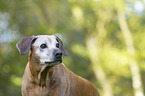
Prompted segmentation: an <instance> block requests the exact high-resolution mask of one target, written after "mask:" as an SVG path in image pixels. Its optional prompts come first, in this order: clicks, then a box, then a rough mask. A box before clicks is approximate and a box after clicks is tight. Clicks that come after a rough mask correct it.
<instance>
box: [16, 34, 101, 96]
mask: <svg viewBox="0 0 145 96" xmlns="http://www.w3.org/2000/svg"><path fill="white" fill-rule="evenodd" d="M17 48H18V50H19V52H20V54H21V55H25V54H26V53H27V52H28V51H29V61H28V63H27V65H26V68H25V72H24V75H23V79H22V96H100V95H99V92H98V90H97V89H96V88H95V87H94V86H93V85H92V84H91V83H90V82H89V81H88V80H86V79H84V78H82V77H80V76H78V75H76V74H74V73H73V72H72V71H70V70H69V69H68V68H66V67H65V65H64V64H63V63H62V60H63V57H62V55H65V56H67V55H68V53H67V51H66V50H65V49H64V46H63V43H62V41H61V40H60V39H59V38H58V37H57V36H54V35H39V36H30V37H25V38H24V39H22V40H21V41H20V42H19V43H18V44H17Z"/></svg>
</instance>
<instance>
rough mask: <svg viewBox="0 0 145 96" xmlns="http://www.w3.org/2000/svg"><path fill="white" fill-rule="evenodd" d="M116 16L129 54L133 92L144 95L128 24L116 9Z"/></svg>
mask: <svg viewBox="0 0 145 96" xmlns="http://www.w3.org/2000/svg"><path fill="white" fill-rule="evenodd" d="M118 16H119V17H118V20H119V25H120V28H121V30H122V33H123V36H124V39H125V43H126V47H127V52H128V55H129V56H130V64H129V67H130V70H131V75H132V82H133V89H134V94H135V96H144V95H143V87H142V82H141V77H140V73H139V67H138V65H137V63H136V61H135V58H134V55H135V49H134V45H133V40H132V37H131V32H130V30H129V28H128V25H127V23H126V20H125V17H124V14H123V12H122V11H120V10H118Z"/></svg>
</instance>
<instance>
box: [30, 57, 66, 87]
mask: <svg viewBox="0 0 145 96" xmlns="http://www.w3.org/2000/svg"><path fill="white" fill-rule="evenodd" d="M32 55H33V54H29V68H30V72H31V77H32V80H33V82H34V83H36V84H39V86H42V87H43V86H46V79H47V81H48V82H47V83H49V82H53V83H54V82H55V80H60V78H59V77H61V73H60V68H62V67H61V66H62V64H59V65H55V66H47V65H40V64H39V61H36V60H37V59H35V56H32ZM58 66H59V67H58ZM63 73H64V72H62V74H63ZM46 77H49V78H46Z"/></svg>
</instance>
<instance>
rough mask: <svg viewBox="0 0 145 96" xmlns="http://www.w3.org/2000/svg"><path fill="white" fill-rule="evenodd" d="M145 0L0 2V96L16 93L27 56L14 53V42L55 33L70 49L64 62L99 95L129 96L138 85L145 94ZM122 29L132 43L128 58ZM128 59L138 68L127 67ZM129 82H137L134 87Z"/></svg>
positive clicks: (8, 0) (7, 0) (17, 93)
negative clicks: (134, 69) (89, 82)
mask: <svg viewBox="0 0 145 96" xmlns="http://www.w3.org/2000/svg"><path fill="white" fill-rule="evenodd" d="M144 4H145V3H144V0H138V1H137V0H122V1H121V0H89V1H88V0H79V1H78V0H68V1H66V0H59V1H54V0H45V1H42V0H41V1H40V0H23V1H19V0H0V68H1V70H0V78H1V79H0V85H1V86H0V96H11V95H14V96H17V95H18V96H19V95H20V94H21V92H20V89H21V88H20V87H21V78H22V74H23V72H24V68H25V66H26V63H27V56H20V55H19V53H18V51H17V49H16V46H15V45H16V43H17V42H18V41H19V40H21V39H22V38H23V37H25V36H30V35H39V34H56V33H59V34H62V35H61V36H63V37H64V38H63V37H62V39H63V41H64V45H65V47H66V49H67V50H68V52H69V56H68V57H65V58H64V64H66V66H67V67H68V68H69V69H71V70H72V71H73V72H75V73H76V74H78V75H80V76H82V77H84V78H86V79H88V80H89V81H91V82H92V83H93V84H94V85H95V86H96V87H97V88H98V89H99V92H100V94H101V95H102V96H106V94H107V96H133V95H134V92H135V90H138V89H139V90H140V93H141V94H142V95H144V94H145V93H144V92H145V88H144V86H145V82H144V81H145V77H144V75H145V59H144V58H145V50H144V49H145V44H144V41H145V38H144V37H145V32H144V30H145V18H144V16H145V12H144V11H145V10H144ZM119 10H121V13H120V11H119ZM122 14H123V15H122ZM126 27H127V28H128V29H125V30H124V28H126ZM126 30H127V31H128V30H129V33H130V34H131V36H132V39H130V40H131V42H132V44H134V45H132V44H131V47H132V48H133V50H134V51H135V52H133V54H132V55H131V56H130V55H129V54H130V53H129V51H131V50H130V49H129V48H128V47H127V46H128V45H129V43H127V42H128V41H127V40H128V39H129V38H130V36H129V37H127V34H126V33H127V31H126ZM122 33H123V34H122ZM124 37H125V38H124ZM130 40H129V41H130ZM124 42H125V43H124ZM131 58H132V60H133V59H134V61H135V62H137V64H135V67H136V68H137V70H139V71H138V72H137V71H133V70H132V71H131V66H132V65H131V63H130V60H131ZM133 73H137V77H136V76H135V75H133ZM134 80H139V81H140V86H139V87H138V89H135V87H134V86H133V85H135V84H134V82H135V81H134ZM141 81H142V82H141ZM137 85H139V83H138V84H136V86H137ZM135 94H136V92H135ZM140 96H141V95H140Z"/></svg>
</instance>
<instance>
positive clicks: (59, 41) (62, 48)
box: [56, 36, 68, 56]
mask: <svg viewBox="0 0 145 96" xmlns="http://www.w3.org/2000/svg"><path fill="white" fill-rule="evenodd" d="M56 40H57V41H58V43H59V50H60V51H61V52H62V53H63V54H64V55H65V56H68V53H67V51H66V50H65V49H64V46H63V43H62V41H61V40H60V39H59V37H57V36H56Z"/></svg>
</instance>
